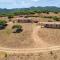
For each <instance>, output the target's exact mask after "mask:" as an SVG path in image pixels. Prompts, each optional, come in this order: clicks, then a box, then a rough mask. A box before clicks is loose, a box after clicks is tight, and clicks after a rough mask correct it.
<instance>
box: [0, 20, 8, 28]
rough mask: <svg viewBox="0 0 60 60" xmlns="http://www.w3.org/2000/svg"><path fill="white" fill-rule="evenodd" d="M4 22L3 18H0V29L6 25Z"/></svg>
mask: <svg viewBox="0 0 60 60" xmlns="http://www.w3.org/2000/svg"><path fill="white" fill-rule="evenodd" d="M6 23H7V22H6V21H5V20H0V29H4V28H5V27H6V26H7V24H6Z"/></svg>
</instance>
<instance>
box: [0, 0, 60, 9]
mask: <svg viewBox="0 0 60 60" xmlns="http://www.w3.org/2000/svg"><path fill="white" fill-rule="evenodd" d="M32 6H35V7H37V6H43V7H44V6H57V7H60V0H0V8H7V9H11V8H28V7H32Z"/></svg>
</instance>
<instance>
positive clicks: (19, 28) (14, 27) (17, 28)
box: [12, 25, 22, 33]
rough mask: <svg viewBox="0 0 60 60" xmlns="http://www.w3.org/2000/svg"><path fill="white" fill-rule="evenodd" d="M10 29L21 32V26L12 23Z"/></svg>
mask: <svg viewBox="0 0 60 60" xmlns="http://www.w3.org/2000/svg"><path fill="white" fill-rule="evenodd" d="M12 29H13V33H20V32H22V26H21V25H14V26H13V27H12Z"/></svg>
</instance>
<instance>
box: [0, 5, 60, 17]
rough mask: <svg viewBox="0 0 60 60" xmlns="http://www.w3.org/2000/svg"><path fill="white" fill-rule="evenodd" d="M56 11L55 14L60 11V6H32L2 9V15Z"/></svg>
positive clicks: (0, 12)
mask: <svg viewBox="0 0 60 60" xmlns="http://www.w3.org/2000/svg"><path fill="white" fill-rule="evenodd" d="M49 12H54V13H55V14H57V13H59V12H60V8H58V7H54V6H50V7H49V6H47V7H30V8H18V9H0V16H9V15H11V16H14V15H25V14H35V13H47V14H49Z"/></svg>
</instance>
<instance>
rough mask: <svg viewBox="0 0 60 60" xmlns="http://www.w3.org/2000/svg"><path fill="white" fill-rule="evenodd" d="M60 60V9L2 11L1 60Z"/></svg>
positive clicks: (0, 23)
mask: <svg viewBox="0 0 60 60" xmlns="http://www.w3.org/2000/svg"><path fill="white" fill-rule="evenodd" d="M13 59H14V60H60V8H58V7H53V6H51V7H31V8H20V9H0V60H13Z"/></svg>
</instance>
